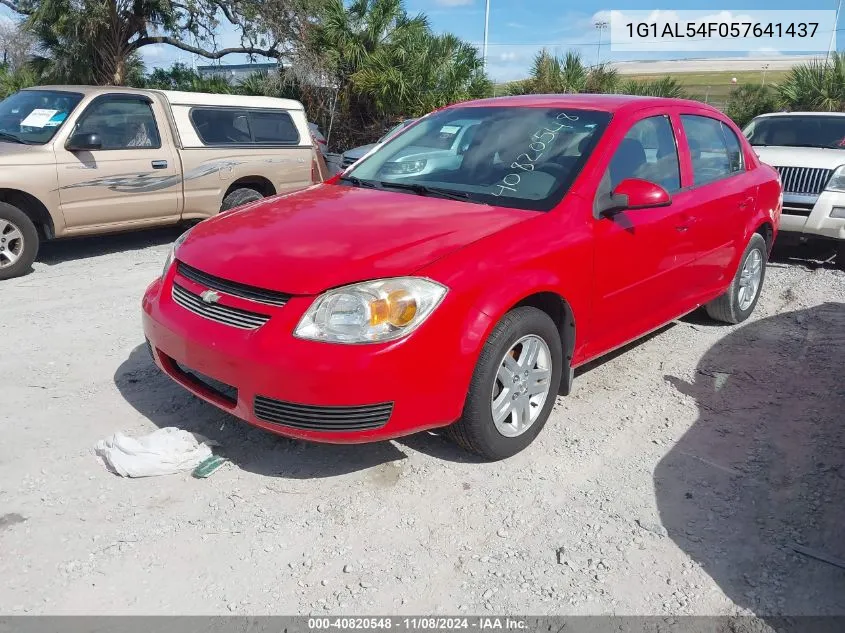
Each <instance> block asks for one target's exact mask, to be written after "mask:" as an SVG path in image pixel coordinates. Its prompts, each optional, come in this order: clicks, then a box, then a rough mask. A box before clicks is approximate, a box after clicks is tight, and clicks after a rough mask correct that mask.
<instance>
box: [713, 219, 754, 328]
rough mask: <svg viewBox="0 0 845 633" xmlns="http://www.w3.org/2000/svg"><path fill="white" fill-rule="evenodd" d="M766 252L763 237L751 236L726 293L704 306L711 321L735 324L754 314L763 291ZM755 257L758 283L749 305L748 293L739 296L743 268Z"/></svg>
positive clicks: (741, 287) (741, 289)
mask: <svg viewBox="0 0 845 633" xmlns="http://www.w3.org/2000/svg"><path fill="white" fill-rule="evenodd" d="M768 252H769V251H768V247H767V246H766V240H765V239H763V236H762V235H760V234H759V233H755V234H754V235H752V236H751V239H750V240H749V241H748V246H746V247H745V252H744V253H743V254H742V258H741V259H740V260H739V266H738V267H737V271H736V274H735V275H734V278H733V281H731V285H730V287H728V291H727V292H726V293H725V294H723V295H722V296H720V297H717V298H716V299H714V300H713V301H711V302H710V303H708V304H707V305H706V306H705V307H706V309H707V314H708V315H709V316H710V318H711V319H715V320H716V321H722V322H724V323H732V324H736V323H742V322H743V321H745V319H747V318H748V317H749V316H751V313H752V312H754V307H755V306H756V305H757V301H758V300H759V299H760V292H761V291H762V289H763V282H764V281H765V279H766V261H767V259H768ZM755 253H756V254H755ZM755 257H756V258H757V261H759V267H760V268H759V270H760V273H759V281H758V283H757V287H756V290H755V291H754V292H755V295H754V298H753V299H752V300H751V303H747V292H748V291H745V293H746V295H745V297H743V296H741V294H742V293H743V288H745V287H746V286H744V285H743V283H742V280H743V279H744V278H745V276H744V274H743V271H745V270H746V268H745V267H746V265H747V264H749V263H753V261H752V259H750V258H755ZM743 303H745V305H743Z"/></svg>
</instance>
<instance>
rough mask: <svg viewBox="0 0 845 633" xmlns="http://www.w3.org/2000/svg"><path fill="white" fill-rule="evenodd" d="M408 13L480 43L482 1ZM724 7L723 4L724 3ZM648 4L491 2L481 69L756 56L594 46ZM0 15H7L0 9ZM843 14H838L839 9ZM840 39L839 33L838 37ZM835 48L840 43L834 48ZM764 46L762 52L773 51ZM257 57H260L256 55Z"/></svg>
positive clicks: (703, 5)
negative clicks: (572, 53) (545, 59)
mask: <svg viewBox="0 0 845 633" xmlns="http://www.w3.org/2000/svg"><path fill="white" fill-rule="evenodd" d="M836 2H837V0H802V2H801V4H800V8H801V10H808V9H827V10H835V9H836ZM405 4H406V8H407V10H408V12H409V13H410V14H416V13H420V12H422V13H425V14H426V15H427V16H428V18H429V22H430V24H431V27H432V29H433V30H434V31H435V32H451V33H454V34H455V35H457V36H459V37H461V38H463V39H465V40H467V41H469V42H472V43H473V44H475V45H477V46H478V47H479V48H481V45H482V42H483V40H484V7H485V0H405ZM726 4H727V3H726ZM731 5H732V6H731V8H730V9H729V11H731V12H733V13H734V14H736V13H737V12H738V11H745V10H796V9H797V8H798V3H797V2H796V0H732V2H731ZM713 7H714V4H713V3H712V2H706V1H703V0H699V1H697V2H696V1H693V2H684V1H682V0H679V1H677V2H675V3H673V4H661V5H659V8H660V9H666V10H710V11H713V10H714V9H713ZM653 8H654V5H652V4H651V3H650V2H648V1H646V0H613V2H612V4H611V3H608V2H607V0H580V1H579V2H577V3H576V2H564V1H563V0H490V24H489V36H488V59H487V70H488V73H489V74H490V76H491V77H492V78H493V79H494V80H496V81H510V80H513V79H520V78H523V77H525V76H526V74H527V71H528V69H529V68H530V65H531V62H532V60H533V58H534V56H535V55H536V53H537V52H538V51H539V50H541V49H542V48H544V47H545V48H547V49H549V50H551V51H553V52H557V53H558V54H563V53H565V52H566V51H567V50H570V49H576V50H578V51H579V52H580V53H581V54H582V56H583V58H584V60H585V62H586V63H588V64H593V63H597V62H616V61H631V60H650V59H681V58H684V57H699V58H700V57H720V56H731V57H737V56H744V55H753V56H755V57H760V56H761V54H760V53H742V52H721V53H717V52H708V53H702V52H677V51H675V52H642V51H640V52H626V53H620V52H614V51H611V50H610V46H609V42H608V39H609V35H608V32H607V31H605V32H604V34H603V36H602V44H601V47H599V31H598V30H596V28H595V27H594V23H595V21H596V20H600V19H605V20H606V19H608V17H609V12H610V11H611V10H614V11H616V10H620V11H632V10H651V9H653ZM0 9H2V10H0V18H2V16H3V15H6V16H8V15H10V14H9V12H8V11H7V10H5V9H4V8H3V7H0ZM843 13H845V12H843ZM837 26H838V30H842V31H845V15H840V17H839V23H838V25H837ZM217 39H218V47H221V48H222V47H226V46H232V45H238V44H239V43H240V42H239V37H238V35H237V33H236V32H234V30H233V29H232V28H231V27H230V26H228V25H221V28H220V29H219V32H218V36H217ZM840 39H842V41H843V42H845V38H840ZM837 48H841V47H840V46H837ZM777 53H778V51H776V50H771V51H768V53H766V54H771V55H776V54H777ZM143 57H144V61H145V63H146V64H147V66H148V67H156V66H165V67H167V66H170V65H171V64H172V63H174V62H177V61H180V62H183V63H186V64H188V65H192V64H195V65H203V64H207V63H211V62H209V61H207V60H204V59H202V58H194V57H193V56H192V55H190V54H189V53H185V52H182V51H179V50H178V49H175V48H172V47H168V46H152V47H145V48H144V49H143ZM244 61H247V60H246V59H245V58H244V57H243V56H239V55H230V56H227V57H226V58H224V59H223V60H222V61H221V62H220V63H223V64H225V63H243V62H244ZM257 61H266V60H262V59H259V60H257Z"/></svg>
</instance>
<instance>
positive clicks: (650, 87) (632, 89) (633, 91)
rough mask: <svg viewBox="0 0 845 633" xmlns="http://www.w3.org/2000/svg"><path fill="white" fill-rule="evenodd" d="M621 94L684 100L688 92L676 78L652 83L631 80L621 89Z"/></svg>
mask: <svg viewBox="0 0 845 633" xmlns="http://www.w3.org/2000/svg"><path fill="white" fill-rule="evenodd" d="M619 93H620V94H626V95H640V96H644V97H672V98H676V99H683V98H685V97H686V96H687V93H686V90H684V87H683V86H682V85H681V84H680V83H679V82H678V80H677V79H675V78H674V77H668V76H667V77H662V78H660V79H654V80H652V81H643V80H637V79H629V80H628V81H626V82H625V83H623V84H622V85H621V86H620V87H619Z"/></svg>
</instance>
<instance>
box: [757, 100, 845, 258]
mask: <svg viewBox="0 0 845 633" xmlns="http://www.w3.org/2000/svg"><path fill="white" fill-rule="evenodd" d="M744 133H745V136H746V137H747V138H748V140H749V141H750V143H751V145H752V146H754V151H756V152H757V155H758V156H759V157H760V159H761V160H762V161H763V162H764V163H768V164H769V165H771V166H772V167H774V168H775V169H777V170H778V172H779V173H780V178H781V181H782V183H783V215H782V216H781V221H780V231H781V234H783V235H787V234H789V233H793V234H795V235H797V236H798V237H801V238H826V239H831V240H836V242H837V256H836V261H837V264H838V266H839V267H840V268H843V269H845V113H837V112H783V113H773V114H764V115H762V116H758V117H757V118H755V119H754V120H753V121H751V123H749V124H748V126H746V128H745V130H744Z"/></svg>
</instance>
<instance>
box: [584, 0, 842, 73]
mask: <svg viewBox="0 0 845 633" xmlns="http://www.w3.org/2000/svg"><path fill="white" fill-rule="evenodd" d="M840 1H841V0H840ZM593 26H595V27H596V30H597V31H598V32H599V48H598V52H597V54H596V66H601V36H602V33H604V31H606V30H607V26H608V25H607V22H605V21H601V22H595V23H594V24H593Z"/></svg>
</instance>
